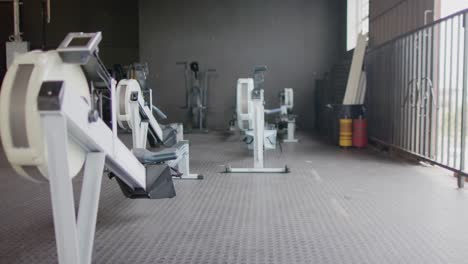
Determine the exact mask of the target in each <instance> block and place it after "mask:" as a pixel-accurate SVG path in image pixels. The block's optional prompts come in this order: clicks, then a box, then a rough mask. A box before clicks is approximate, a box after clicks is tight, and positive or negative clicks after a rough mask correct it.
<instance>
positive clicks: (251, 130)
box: [226, 66, 289, 173]
mask: <svg viewBox="0 0 468 264" xmlns="http://www.w3.org/2000/svg"><path fill="white" fill-rule="evenodd" d="M265 71H266V66H261V67H256V68H255V70H254V78H253V79H252V78H248V79H239V80H238V81H237V122H238V123H237V124H238V126H239V129H240V130H241V131H242V132H244V133H245V134H246V135H247V137H246V140H247V141H249V142H246V143H247V144H248V145H253V146H252V149H253V153H254V166H253V168H232V167H231V166H230V165H228V166H226V173H262V172H263V173H287V172H289V168H288V167H287V166H284V167H283V168H266V167H265V165H264V151H265V149H267V148H270V149H272V148H275V147H276V128H275V127H270V126H269V125H266V123H265V114H268V113H275V112H278V111H279V110H278V111H277V110H265V108H264V104H265V101H264V90H263V88H262V84H263V82H264V72H265Z"/></svg>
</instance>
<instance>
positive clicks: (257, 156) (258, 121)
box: [253, 99, 265, 168]
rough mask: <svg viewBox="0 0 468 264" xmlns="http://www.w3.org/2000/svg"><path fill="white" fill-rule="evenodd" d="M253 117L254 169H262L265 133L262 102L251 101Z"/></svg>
mask: <svg viewBox="0 0 468 264" xmlns="http://www.w3.org/2000/svg"><path fill="white" fill-rule="evenodd" d="M253 109H254V112H253V117H254V124H253V129H254V142H253V143H254V168H264V164H263V149H264V148H263V147H264V146H263V144H264V142H263V141H264V131H265V114H264V111H263V110H264V109H263V101H262V100H257V99H255V100H253Z"/></svg>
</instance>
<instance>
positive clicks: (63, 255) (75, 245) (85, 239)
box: [41, 112, 106, 264]
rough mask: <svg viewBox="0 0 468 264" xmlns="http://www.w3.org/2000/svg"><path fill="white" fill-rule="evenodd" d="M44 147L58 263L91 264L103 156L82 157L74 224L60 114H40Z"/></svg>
mask: <svg viewBox="0 0 468 264" xmlns="http://www.w3.org/2000/svg"><path fill="white" fill-rule="evenodd" d="M41 119H42V126H43V128H44V129H43V132H44V135H45V140H46V144H47V155H48V169H49V171H48V174H49V183H50V193H51V200H52V209H53V210H52V212H53V218H54V229H55V237H56V242H57V254H58V259H59V263H67V264H87V263H91V260H92V251H93V244H94V233H95V229H96V219H97V211H98V205H99V196H100V192H101V182H102V175H103V171H104V164H105V159H106V154H105V153H103V152H89V153H88V154H87V156H86V163H85V170H84V178H83V185H82V189H81V196H80V204H79V213H78V220H76V215H75V203H74V198H73V183H72V178H71V177H70V176H69V175H68V174H69V169H68V160H67V159H68V156H67V155H66V154H65V155H64V153H67V151H68V150H67V146H68V140H69V137H68V131H67V130H68V129H67V120H66V117H65V116H64V115H63V114H62V113H61V112H41Z"/></svg>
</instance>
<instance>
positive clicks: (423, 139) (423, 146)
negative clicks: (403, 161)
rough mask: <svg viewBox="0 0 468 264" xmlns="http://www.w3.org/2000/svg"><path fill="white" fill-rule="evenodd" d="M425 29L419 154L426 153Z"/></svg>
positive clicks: (423, 35)
mask: <svg viewBox="0 0 468 264" xmlns="http://www.w3.org/2000/svg"><path fill="white" fill-rule="evenodd" d="M426 45H427V31H426V29H423V30H422V50H421V56H420V57H421V75H420V76H421V77H420V80H421V85H420V87H419V89H420V97H419V100H420V102H421V107H420V112H421V113H420V119H421V131H420V135H421V137H420V140H421V145H420V146H419V150H420V154H421V155H423V156H424V155H426V133H427V130H426V116H427V100H426V96H427V80H426V78H427V72H426V68H427V67H426V63H427V47H426Z"/></svg>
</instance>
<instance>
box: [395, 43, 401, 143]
mask: <svg viewBox="0 0 468 264" xmlns="http://www.w3.org/2000/svg"><path fill="white" fill-rule="evenodd" d="M401 43H402V42H401V39H399V40H398V41H397V45H396V59H397V63H396V65H395V71H396V75H397V81H396V86H395V89H396V90H395V91H396V95H395V98H396V102H395V118H396V119H397V122H396V123H397V129H396V131H395V133H396V134H397V142H396V145H397V146H401V133H400V132H401V126H402V123H401V107H400V106H401V68H402V67H401V65H402V63H401Z"/></svg>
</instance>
